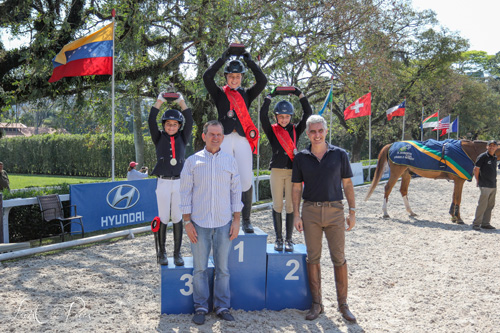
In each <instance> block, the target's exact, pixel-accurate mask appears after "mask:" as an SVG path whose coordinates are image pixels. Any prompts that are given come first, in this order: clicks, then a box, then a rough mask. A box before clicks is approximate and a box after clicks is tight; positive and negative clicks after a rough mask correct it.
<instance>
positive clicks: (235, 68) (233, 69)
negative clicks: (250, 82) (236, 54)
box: [224, 59, 247, 74]
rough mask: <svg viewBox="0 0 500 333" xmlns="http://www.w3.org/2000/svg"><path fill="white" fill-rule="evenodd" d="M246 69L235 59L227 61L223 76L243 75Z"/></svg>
mask: <svg viewBox="0 0 500 333" xmlns="http://www.w3.org/2000/svg"><path fill="white" fill-rule="evenodd" d="M246 71H247V69H246V68H245V66H244V65H243V63H242V62H241V61H239V60H237V59H235V60H231V61H228V62H227V63H226V66H225V67H224V74H229V73H240V74H245V73H246Z"/></svg>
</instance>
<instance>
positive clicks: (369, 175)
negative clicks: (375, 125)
mask: <svg viewBox="0 0 500 333" xmlns="http://www.w3.org/2000/svg"><path fill="white" fill-rule="evenodd" d="M371 92H372V88H371V87H370V93H371ZM371 99H372V95H371V94H370V105H371ZM371 173H372V110H371V109H370V118H369V120H368V181H370V180H371Z"/></svg>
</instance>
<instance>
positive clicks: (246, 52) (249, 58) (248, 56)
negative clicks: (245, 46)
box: [243, 51, 252, 62]
mask: <svg viewBox="0 0 500 333" xmlns="http://www.w3.org/2000/svg"><path fill="white" fill-rule="evenodd" d="M243 60H245V62H249V61H251V60H252V56H251V55H250V52H248V51H245V52H243Z"/></svg>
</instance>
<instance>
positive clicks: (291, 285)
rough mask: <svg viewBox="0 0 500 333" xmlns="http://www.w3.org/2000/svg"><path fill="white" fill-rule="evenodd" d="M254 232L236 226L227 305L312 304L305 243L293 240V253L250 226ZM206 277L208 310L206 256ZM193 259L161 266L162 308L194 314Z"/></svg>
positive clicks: (211, 272) (295, 306)
mask: <svg viewBox="0 0 500 333" xmlns="http://www.w3.org/2000/svg"><path fill="white" fill-rule="evenodd" d="M254 231H255V232H254V233H253V234H245V233H243V231H242V230H240V232H239V234H238V237H237V238H236V239H234V240H233V241H232V243H231V248H230V252H229V262H228V265H229V272H230V274H231V278H230V292H231V308H233V309H242V310H245V311H255V310H263V309H265V308H267V309H269V310H277V311H278V310H282V309H286V308H293V309H300V310H305V309H309V308H310V306H311V294H310V291H309V282H308V278H307V267H306V247H305V245H303V244H296V245H295V246H294V251H293V252H276V251H274V244H267V234H266V233H265V232H263V231H262V230H261V229H259V228H256V227H254ZM208 267H209V281H210V289H211V290H212V292H211V296H210V300H209V304H210V309H209V311H212V303H213V301H212V300H213V294H212V293H213V282H214V266H213V260H212V258H211V257H210V259H209V266H208ZM192 282H193V258H192V257H184V266H177V267H176V266H175V265H174V263H173V259H172V258H169V265H168V266H161V297H160V298H161V313H162V314H180V313H184V314H189V313H194V305H193V283H192Z"/></svg>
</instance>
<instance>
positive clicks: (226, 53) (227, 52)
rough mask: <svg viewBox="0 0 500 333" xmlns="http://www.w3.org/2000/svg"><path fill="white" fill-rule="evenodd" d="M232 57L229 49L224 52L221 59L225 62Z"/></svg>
mask: <svg viewBox="0 0 500 333" xmlns="http://www.w3.org/2000/svg"><path fill="white" fill-rule="evenodd" d="M230 56H231V55H230V54H229V49H226V50H225V51H224V52H222V55H221V59H222V60H224V61H227V59H229V57H230Z"/></svg>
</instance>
